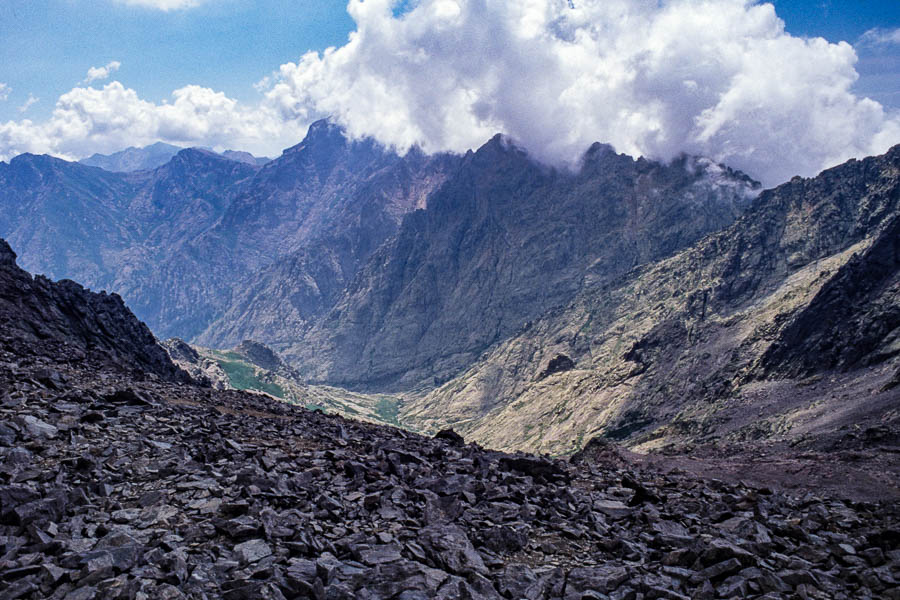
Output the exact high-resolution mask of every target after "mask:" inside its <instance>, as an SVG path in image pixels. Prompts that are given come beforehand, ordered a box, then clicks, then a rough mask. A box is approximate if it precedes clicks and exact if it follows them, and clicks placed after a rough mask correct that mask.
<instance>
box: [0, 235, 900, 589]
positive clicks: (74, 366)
mask: <svg viewBox="0 0 900 600" xmlns="http://www.w3.org/2000/svg"><path fill="white" fill-rule="evenodd" d="M10 256H11V254H10V253H8V252H6V253H4V254H3V255H2V257H4V258H3V261H2V265H0V273H3V274H4V275H5V274H6V273H7V272H14V267H10V265H9V262H10V258H9V257H10ZM22 283H23V282H22V281H20V280H19V279H16V278H15V277H4V278H0V297H3V298H9V297H16V298H20V299H21V300H22V301H21V302H17V303H9V302H7V303H5V304H4V305H3V306H4V309H3V310H4V311H6V312H4V314H8V315H13V311H18V312H17V313H15V317H16V318H15V319H12V318H5V319H0V339H3V340H7V339H17V340H20V342H21V344H22V346H21V347H14V348H12V350H11V349H10V348H9V347H8V346H6V345H4V346H0V415H2V417H0V546H2V558H0V562H2V567H0V594H2V596H3V597H7V598H24V599H37V598H51V599H54V600H79V599H80V600H97V599H100V598H103V599H128V600H132V599H138V598H140V599H143V598H168V599H177V598H225V599H227V600H240V599H249V598H270V599H275V600H279V599H282V598H311V599H323V598H336V599H341V598H347V599H349V598H364V599H370V600H374V599H388V598H397V599H401V598H402V599H408V600H412V599H419V598H447V599H451V598H453V599H456V598H471V599H473V600H481V599H488V600H500V599H502V598H509V599H517V598H528V599H535V600H537V599H547V600H550V599H557V598H559V599H566V600H569V599H572V600H575V599H579V600H580V599H584V598H616V599H620V600H624V599H629V598H639V597H643V598H670V599H680V598H741V597H757V598H772V599H777V598H794V597H800V598H822V599H824V598H828V599H833V600H839V599H848V600H849V599H851V598H852V599H857V598H898V597H900V513H898V511H897V506H898V504H897V502H896V500H897V498H898V497H900V496H898V495H897V490H896V489H893V490H892V489H891V488H890V487H885V488H883V489H882V491H881V498H883V500H876V499H875V496H876V494H872V495H871V496H870V497H869V498H867V499H865V500H859V499H857V500H855V501H850V500H845V499H842V498H841V495H840V494H832V493H821V492H820V493H805V494H802V495H798V496H794V495H790V494H786V493H784V492H783V491H780V490H779V489H777V488H776V489H772V488H771V487H758V486H753V485H747V484H742V483H726V482H724V481H721V480H704V479H698V478H696V477H694V476H691V475H687V474H685V473H684V472H683V471H680V472H668V473H667V472H665V470H663V469H667V468H671V466H673V465H669V467H663V468H660V467H658V466H653V465H642V466H641V467H640V468H637V467H636V465H634V464H632V463H631V462H630V459H629V455H628V454H627V453H623V452H620V451H617V450H616V449H615V448H614V447H611V446H609V445H608V444H604V443H595V444H591V445H589V446H588V447H587V448H586V449H585V451H584V452H582V453H580V454H579V455H577V456H575V457H573V459H572V461H570V462H564V461H560V460H551V459H548V458H545V457H538V456H529V455H524V454H514V455H513V454H504V453H501V452H494V451H487V450H483V449H481V448H480V447H478V446H477V445H474V444H466V443H465V441H464V440H463V439H462V438H460V437H459V436H458V435H457V434H455V433H453V432H450V431H445V432H442V433H440V434H438V435H437V436H435V437H434V438H425V437H422V436H419V435H415V434H411V433H408V432H404V431H402V430H399V429H396V428H387V427H376V426H372V425H368V424H365V423H360V422H353V421H347V420H344V419H342V418H340V417H334V416H326V415H323V414H321V413H318V412H310V411H306V410H303V409H301V408H298V407H293V406H290V405H287V404H284V403H281V402H276V401H273V400H268V399H266V398H265V397H260V396H258V395H248V394H246V393H242V392H235V391H217V390H213V389H210V388H200V387H196V386H192V385H184V384H175V383H171V382H167V381H165V380H164V378H162V377H159V376H158V375H157V376H156V377H155V378H154V377H152V376H151V375H156V374H157V371H156V370H155V369H156V367H157V366H156V365H154V363H153V362H152V361H149V362H148V361H143V360H140V358H139V355H134V358H137V359H139V360H140V362H137V363H134V364H132V365H128V364H125V363H123V364H119V363H117V362H116V361H107V360H105V358H104V357H103V356H102V354H100V353H95V352H91V353H87V354H86V356H85V357H83V358H82V357H81V356H79V355H77V354H74V353H72V352H69V351H66V350H64V349H61V348H60V347H59V346H56V345H53V344H45V343H41V342H40V341H39V340H32V339H31V338H29V337H28V336H27V335H24V334H22V333H21V330H23V329H29V330H34V331H38V330H40V329H41V328H42V327H45V326H47V327H50V325H48V323H50V324H52V327H53V329H55V330H57V331H56V334H54V336H55V337H54V338H53V339H57V338H58V339H65V340H80V339H82V337H84V336H83V334H82V333H79V329H78V324H79V321H78V320H68V321H66V320H65V319H59V318H56V317H53V316H52V313H53V312H54V307H55V306H56V304H57V299H56V297H55V296H54V294H57V293H62V292H61V291H58V290H57V291H53V290H56V288H57V287H59V288H60V289H67V288H68V284H63V285H61V286H60V285H59V284H57V285H56V286H50V288H49V289H50V290H51V291H50V292H47V291H46V290H43V289H39V288H40V285H39V286H38V287H37V288H34V287H33V288H22V289H24V290H25V292H24V295H23V293H21V292H17V291H16V290H17V289H20V288H19V287H18V286H20V285H22ZM41 285H42V284H41ZM48 285H49V284H48ZM17 294H18V295H17ZM72 297H73V302H72V306H73V309H79V310H80V311H81V312H82V313H84V314H87V315H91V314H94V312H95V309H94V308H91V302H99V301H101V300H98V299H99V298H101V297H99V296H98V297H96V298H95V297H93V296H91V295H89V294H87V293H86V292H84V291H83V290H82V291H81V293H80V294H77V295H74V296H72ZM76 298H80V299H81V301H78V300H76ZM107 298H108V297H107ZM82 301H83V302H82ZM85 302H86V303H85ZM114 303H115V304H116V306H120V305H121V302H120V301H118V300H117V299H114ZM35 304H36V306H35ZM65 323H69V324H71V325H72V326H73V327H74V329H72V330H68V329H67V328H66V325H65ZM134 323H135V320H134V318H133V317H132V316H131V315H130V314H128V313H126V312H122V311H110V312H109V318H108V319H106V320H102V319H99V317H98V320H97V322H96V323H94V324H93V325H95V326H96V327H97V329H98V330H104V329H105V331H106V333H109V334H111V335H112V337H111V339H113V340H115V341H117V342H119V343H121V344H122V345H123V347H124V348H130V347H131V345H132V343H133V341H134V340H135V339H143V338H145V337H146V335H139V334H136V333H135V332H133V331H131V329H132V328H133V327H134ZM101 324H102V325H103V327H100V326H101ZM145 333H146V331H145ZM104 335H105V334H104ZM121 336H124V337H121ZM135 336H136V337H135ZM85 339H87V338H85ZM123 352H124V351H123ZM121 358H123V359H124V358H126V355H125V354H122V355H121ZM123 367H124V368H123ZM144 367H146V368H149V369H151V371H150V372H145V371H141V369H143V368H144ZM552 376H553V375H550V377H552ZM826 460H828V461H829V462H828V463H827V464H828V468H830V469H839V468H843V469H844V473H845V474H846V475H853V474H854V473H855V472H856V471H854V469H858V468H859V466H858V465H846V464H842V462H841V461H840V460H829V457H827V456H823V457H810V456H806V457H805V458H804V457H797V458H795V459H792V462H791V463H790V464H791V465H792V467H793V468H796V469H797V472H798V475H797V476H796V477H794V478H793V479H794V481H793V483H794V484H797V483H798V482H800V481H802V480H803V473H804V472H806V471H807V470H813V469H821V468H822V466H823V465H824V464H826V463H825V461H826Z"/></svg>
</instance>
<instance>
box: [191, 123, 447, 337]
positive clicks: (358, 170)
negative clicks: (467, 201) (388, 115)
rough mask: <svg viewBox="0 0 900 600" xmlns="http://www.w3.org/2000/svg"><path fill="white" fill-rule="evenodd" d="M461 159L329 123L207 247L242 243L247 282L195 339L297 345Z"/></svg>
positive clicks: (263, 176)
mask: <svg viewBox="0 0 900 600" xmlns="http://www.w3.org/2000/svg"><path fill="white" fill-rule="evenodd" d="M459 161H460V157H457V156H452V155H435V156H425V155H424V154H422V153H421V152H419V151H417V150H412V151H410V152H409V153H407V154H406V155H405V156H403V157H400V156H398V155H396V154H395V153H393V152H390V151H388V150H386V149H384V148H382V147H380V146H378V145H377V144H375V143H374V142H372V141H370V140H368V141H367V140H364V141H357V142H353V141H350V140H348V139H346V138H345V137H344V135H343V133H342V132H341V131H340V129H338V128H337V127H335V126H333V125H330V124H328V123H327V122H320V123H317V124H314V125H313V126H312V127H311V128H310V131H309V134H308V135H307V139H306V140H305V141H304V142H303V143H302V144H300V145H299V146H297V147H295V148H292V149H289V150H287V151H285V154H284V155H283V156H282V158H280V159H278V160H276V161H274V162H273V163H270V164H269V165H268V166H267V167H266V168H265V169H263V171H261V172H260V174H259V176H258V177H257V179H256V181H255V182H254V184H253V186H252V187H251V189H250V190H249V191H248V192H247V193H246V194H245V195H243V196H241V197H240V198H238V199H237V201H236V202H235V203H234V205H233V206H232V207H231V209H230V210H229V211H228V213H227V214H226V216H225V218H224V219H223V222H222V224H221V225H220V226H219V227H217V228H215V229H214V230H213V231H211V232H210V234H209V235H208V236H205V237H204V239H202V240H200V241H198V245H204V246H206V247H208V248H210V251H209V252H213V249H220V248H223V247H227V246H228V245H229V244H230V243H233V244H234V247H235V248H239V249H240V253H239V255H237V256H234V257H233V259H232V261H231V263H232V264H235V263H236V264H241V263H244V264H246V268H245V269H244V270H245V272H246V273H247V276H246V278H245V279H243V280H242V282H241V285H239V286H234V288H233V290H232V293H231V295H230V297H229V302H228V303H227V305H226V306H225V307H224V309H223V310H222V312H221V316H219V318H217V319H216V320H215V321H213V322H212V323H211V324H210V325H209V326H208V327H207V328H206V330H205V331H204V332H203V333H202V334H200V335H199V336H198V337H197V338H196V341H197V342H198V343H200V344H205V345H209V346H214V347H229V346H232V345H234V344H237V343H239V342H240V341H241V340H243V339H258V340H265V341H266V343H269V344H271V345H273V346H276V347H278V348H284V347H286V346H288V345H289V344H292V343H296V341H297V340H298V339H299V337H300V336H301V334H302V332H303V331H305V330H306V329H307V328H308V327H309V324H310V322H311V321H312V320H314V319H315V318H317V317H318V316H319V315H321V314H323V313H324V312H326V311H327V310H328V309H330V308H331V307H332V306H333V304H334V303H335V301H336V300H337V299H338V297H339V295H340V293H341V292H343V291H344V288H345V287H346V286H347V284H348V283H349V282H350V281H351V280H352V279H353V278H354V276H355V275H356V273H357V271H358V270H359V269H360V267H361V266H362V265H364V264H365V262H366V261H367V260H368V259H369V257H370V256H371V255H372V253H373V252H374V251H375V250H376V249H377V248H378V247H379V246H381V244H382V243H384V242H385V240H387V239H389V238H390V237H392V236H393V235H395V234H396V233H397V230H398V228H399V225H400V221H401V220H402V218H403V217H404V215H406V214H407V213H409V212H411V211H413V210H415V209H417V208H421V207H423V206H424V205H425V201H426V198H427V197H428V196H429V194H430V193H431V192H432V191H433V190H434V189H436V188H437V187H439V186H440V185H441V184H442V183H443V182H444V180H445V179H446V178H447V177H448V176H449V175H450V174H451V173H453V172H454V171H455V170H456V169H457V168H458V164H459ZM226 232H230V233H228V234H227V235H226ZM232 239H233V240H234V241H233V242H231V241H230V240H232ZM273 259H274V260H273ZM223 268H224V267H223Z"/></svg>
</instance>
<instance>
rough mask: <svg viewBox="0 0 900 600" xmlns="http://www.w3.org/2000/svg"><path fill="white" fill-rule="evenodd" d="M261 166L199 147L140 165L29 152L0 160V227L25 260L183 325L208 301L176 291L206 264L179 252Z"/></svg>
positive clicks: (161, 324) (158, 321)
mask: <svg viewBox="0 0 900 600" xmlns="http://www.w3.org/2000/svg"><path fill="white" fill-rule="evenodd" d="M255 172H256V168H255V167H251V166H248V165H244V164H242V163H238V162H235V161H232V160H228V159H225V158H222V157H221V156H218V155H216V154H214V153H211V152H207V151H203V150H197V149H187V150H182V151H181V152H179V153H178V155H176V156H175V157H174V158H173V159H172V160H171V161H170V162H169V163H167V164H166V165H165V166H163V167H160V168H158V169H156V170H153V171H144V172H140V173H109V172H107V171H104V170H102V169H98V168H95V167H88V166H84V165H80V164H78V163H69V162H66V161H62V160H59V159H55V158H51V157H48V156H32V155H22V156H19V157H16V158H14V159H13V160H12V161H10V163H9V164H8V165H7V164H3V163H0V209H2V210H0V214H2V216H0V235H3V236H6V237H7V238H8V239H9V240H10V241H11V242H12V243H13V244H14V245H15V246H16V248H18V249H19V252H20V253H21V255H22V264H23V265H24V266H25V267H26V268H27V269H29V270H31V271H34V272H37V273H44V274H46V275H48V276H50V277H52V278H61V277H68V278H73V279H77V280H79V281H83V282H84V283H85V284H86V285H88V286H90V287H92V288H95V289H107V290H111V291H116V292H117V293H120V294H122V295H123V296H124V297H125V298H126V300H128V302H129V304H130V305H132V306H133V307H134V310H135V311H136V313H137V314H138V315H139V316H140V317H141V318H143V319H145V320H147V321H148V322H149V323H150V325H151V326H152V327H153V328H154V329H156V330H158V331H160V330H167V329H170V328H171V329H178V328H180V327H182V326H185V325H186V324H190V323H191V322H192V321H193V320H195V319H196V318H197V313H200V314H202V313H203V310H204V309H205V307H206V304H205V303H197V302H196V301H197V298H196V295H194V296H193V300H194V302H195V304H189V303H188V302H186V301H183V300H182V299H181V298H180V297H179V296H180V294H181V293H182V292H183V293H184V294H188V295H190V291H191V289H192V282H193V280H196V279H197V277H196V276H197V274H198V272H202V271H203V266H202V265H199V264H197V265H194V267H195V269H194V271H190V270H189V269H186V268H185V266H184V265H183V264H179V263H177V261H178V260H180V257H182V256H189V255H190V254H189V251H190V243H191V240H192V239H193V238H195V237H196V236H197V235H198V234H200V233H201V232H203V231H205V230H207V229H209V228H210V227H212V226H213V225H214V224H215V223H217V222H218V220H219V219H220V218H221V217H222V214H223V212H224V210H225V209H226V208H227V207H228V206H229V204H230V202H231V199H232V198H233V197H234V195H235V194H236V193H238V192H239V191H240V189H241V188H242V185H243V184H244V183H245V182H247V181H248V180H249V179H250V177H251V176H252V175H253V174H254V173H255ZM173 261H175V263H176V264H174V265H173ZM173 291H175V292H178V293H171V292H173Z"/></svg>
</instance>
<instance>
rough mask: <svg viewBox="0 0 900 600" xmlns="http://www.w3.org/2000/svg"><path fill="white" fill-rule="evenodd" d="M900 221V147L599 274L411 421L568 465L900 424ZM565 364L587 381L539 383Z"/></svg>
mask: <svg viewBox="0 0 900 600" xmlns="http://www.w3.org/2000/svg"><path fill="white" fill-rule="evenodd" d="M898 214H900V147H895V148H894V149H892V150H891V151H890V152H889V153H887V154H885V155H884V156H880V157H873V158H869V159H865V160H862V161H850V162H849V163H846V164H844V165H841V166H839V167H836V168H834V169H830V170H828V171H826V172H824V173H822V174H821V175H820V176H818V177H816V178H813V179H806V180H803V179H799V178H796V179H794V180H792V181H791V182H789V183H786V184H784V185H782V186H780V187H778V188H775V189H773V190H768V191H765V192H763V193H762V194H761V195H760V196H759V198H758V199H757V200H756V201H755V202H754V204H753V206H752V208H751V209H750V210H748V212H747V213H746V214H745V215H744V216H742V217H741V218H740V219H739V220H738V221H737V222H735V223H734V225H732V226H731V227H729V228H727V229H725V230H724V231H722V232H720V233H717V234H713V235H711V236H709V237H707V238H704V239H702V240H701V241H700V242H698V243H697V244H696V245H694V246H693V247H691V248H690V249H688V250H685V251H683V252H680V253H678V254H676V255H675V256H673V257H671V258H668V259H666V260H663V261H660V262H657V263H654V264H649V265H646V266H644V267H641V268H638V269H635V270H633V271H631V272H629V273H626V274H624V275H623V276H621V277H619V278H618V279H615V280H610V279H609V278H607V277H605V276H603V275H600V276H593V275H589V276H588V277H586V278H585V283H584V286H583V288H582V289H581V290H580V291H579V293H578V295H577V297H576V299H575V300H574V301H573V302H572V303H571V304H570V305H569V306H567V307H566V308H565V309H564V310H561V311H559V312H557V313H555V314H550V315H546V316H545V317H544V318H543V319H541V320H539V321H537V322H535V323H534V324H532V325H530V326H529V327H526V328H523V329H522V330H521V331H520V332H518V334H517V335H515V336H512V337H511V338H510V339H508V340H506V341H504V342H503V343H501V344H499V345H497V346H495V347H494V348H493V349H492V350H491V352H490V353H488V354H487V355H486V356H485V357H483V359H482V360H480V361H479V363H478V364H477V365H476V366H474V367H473V368H472V369H470V370H468V371H467V372H466V373H465V374H463V375H461V376H459V377H457V378H455V379H454V380H453V381H450V382H448V383H447V384H446V385H444V386H442V387H441V388H439V389H438V390H436V391H434V392H432V393H430V394H428V395H426V396H424V397H422V398H419V399H418V400H416V401H414V402H412V403H411V404H409V405H407V409H406V411H405V414H404V415H402V416H404V417H405V418H406V419H408V420H409V421H410V422H411V423H415V424H417V425H418V426H422V427H425V428H430V427H443V426H446V425H448V424H453V426H454V427H457V428H458V429H460V430H461V431H463V432H465V433H468V434H469V435H472V436H474V437H475V438H476V439H479V440H481V441H482V442H483V443H485V444H488V445H491V446H493V447H500V448H529V449H532V450H541V451H550V452H568V451H572V450H573V449H576V448H577V447H578V446H579V445H580V444H581V443H583V441H584V440H587V439H590V438H591V437H592V436H593V435H595V434H598V433H600V434H604V435H607V436H609V437H613V438H616V439H622V440H627V441H628V443H630V444H632V445H641V446H642V447H644V448H652V447H660V446H664V445H667V444H682V445H683V444H686V443H692V442H694V441H697V440H704V439H706V440H710V439H734V440H740V439H747V438H752V437H762V438H770V437H772V438H777V437H778V436H788V437H791V439H795V440H797V439H802V438H803V436H804V435H806V434H808V433H809V432H812V431H818V432H820V433H821V432H827V433H828V434H829V435H832V434H834V435H837V434H836V432H837V431H838V430H839V428H840V427H842V426H845V425H848V426H849V425H851V424H853V423H854V419H857V418H858V419H859V421H858V422H856V424H857V425H859V423H860V422H862V421H863V420H864V418H863V416H862V415H866V416H865V419H875V420H876V421H877V420H878V419H881V418H882V417H884V418H886V419H887V421H890V418H889V415H888V416H885V414H887V413H883V410H884V409H885V407H889V406H890V405H891V403H892V402H893V403H894V406H895V405H896V404H895V403H896V401H897V398H896V397H894V396H890V395H889V394H890V393H893V392H888V391H885V392H878V390H889V389H890V387H891V386H890V385H889V384H890V378H891V377H892V376H893V373H894V372H895V371H896V365H895V364H894V362H891V361H895V360H896V355H897V354H898V352H897V342H896V338H897V335H898V333H897V313H898V311H897V302H898V301H897V298H898V297H900V296H898V294H897V290H898V287H897V284H898V273H897V266H898V263H897V259H896V256H897V246H896V244H897V239H898V230H897V227H898V225H897V216H898ZM560 354H563V355H565V356H567V357H570V358H571V359H572V361H573V362H574V363H575V368H572V369H567V370H565V371H564V372H559V373H555V374H551V375H549V376H547V377H545V378H540V377H538V375H539V374H540V373H541V372H543V371H544V370H545V369H546V368H547V367H548V365H549V363H550V361H552V360H553V359H554V357H556V356H558V355H560ZM863 367H865V368H863ZM810 376H812V378H811V379H810ZM886 394H887V395H886ZM879 407H881V408H879Z"/></svg>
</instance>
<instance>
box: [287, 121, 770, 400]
mask: <svg viewBox="0 0 900 600" xmlns="http://www.w3.org/2000/svg"><path fill="white" fill-rule="evenodd" d="M753 195H754V184H753V182H752V181H750V180H749V179H747V178H746V177H744V176H742V175H740V174H737V173H733V172H729V171H727V170H725V169H722V168H721V167H719V166H718V165H713V164H711V163H708V162H705V161H698V160H695V159H687V158H684V159H682V160H680V161H676V162H675V163H673V164H671V165H661V164H658V163H654V162H651V161H646V160H643V159H641V160H637V161H636V160H633V159H632V158H630V157H628V156H625V155H617V154H615V153H614V152H613V151H612V150H611V149H610V148H609V147H608V146H601V145H599V144H598V145H595V146H594V147H592V148H591V149H590V150H589V152H588V153H587V154H586V156H585V158H584V163H583V165H582V167H581V169H580V171H579V172H577V173H569V172H560V171H556V170H552V169H548V168H547V167H544V166H543V165H540V164H538V163H536V162H534V161H533V160H531V159H530V158H529V157H528V156H527V155H526V154H525V153H524V152H522V151H521V150H519V149H518V148H516V147H515V146H514V145H513V144H511V143H510V142H509V141H508V140H505V139H503V138H502V137H501V136H497V137H495V138H494V139H493V140H491V141H490V142H489V143H488V144H486V145H485V146H483V147H482V148H481V149H479V150H478V152H475V153H470V154H469V155H467V156H466V157H465V160H464V162H463V164H462V166H461V167H460V169H459V170H458V171H457V172H456V173H455V174H454V176H453V177H452V178H450V179H448V181H447V182H446V183H445V184H444V185H443V186H442V187H441V188H439V189H438V190H437V191H436V192H435V193H434V194H433V195H432V196H431V197H430V198H429V201H428V207H427V209H425V210H423V211H417V212H416V213H413V214H411V215H410V216H408V217H407V218H406V219H405V220H404V222H403V225H402V227H401V228H400V231H399V233H398V234H397V235H396V236H395V237H394V238H392V239H391V240H390V241H389V242H388V243H387V244H385V246H383V247H382V248H381V249H379V250H378V252H377V253H376V254H375V255H373V257H372V259H371V260H370V261H369V262H368V263H367V265H366V267H365V268H364V269H363V270H362V271H361V272H360V274H359V276H357V277H356V278H355V279H354V280H353V282H352V283H351V284H350V285H349V287H348V289H347V292H346V293H345V294H344V296H343V297H342V298H341V299H340V300H339V302H338V303H337V305H336V306H335V308H334V309H333V310H331V311H330V312H329V313H328V315H327V316H326V317H325V318H323V319H321V320H320V321H319V322H318V323H317V324H316V325H315V327H314V328H313V329H312V330H310V332H309V333H307V334H305V335H304V337H303V339H302V341H301V342H300V343H299V344H294V345H293V346H291V347H289V348H287V349H285V350H284V354H285V355H286V356H287V357H288V358H290V359H292V360H293V361H294V363H295V364H296V365H297V366H298V367H299V368H300V369H301V370H302V371H303V372H305V373H307V374H308V375H309V376H310V377H312V378H314V379H318V380H323V381H328V382H331V383H338V384H344V385H353V386H357V385H358V386H374V387H377V388H379V389H403V388H407V389H408V388H410V387H414V386H420V385H433V384H434V383H441V382H443V381H446V380H447V379H448V378H449V377H451V376H453V375H455V374H457V373H458V372H459V371H460V370H461V369H464V368H465V367H467V366H468V365H470V364H472V363H473V362H474V361H475V360H476V359H477V358H478V356H479V355H480V354H481V353H482V352H483V351H484V350H485V349H487V348H489V347H490V346H491V345H492V344H495V343H497V342H500V341H502V340H503V339H505V338H506V337H508V336H510V335H512V334H513V333H514V332H515V331H516V330H517V329H519V328H520V327H522V326H523V325H524V324H526V323H527V322H529V321H531V320H534V319H537V318H539V317H541V316H542V315H545V314H546V313H547V312H548V311H553V310H557V309H560V308H562V307H564V306H565V305H566V304H567V303H568V302H570V301H571V300H572V298H573V297H574V296H575V294H576V293H577V291H578V289H579V288H580V287H581V286H582V284H583V280H584V277H585V275H586V274H587V273H592V274H593V276H594V277H600V278H603V279H612V278H615V277H616V276H618V275H620V274H622V273H625V272H627V271H628V270H630V269H632V268H634V267H635V266H636V265H640V264H644V263H646V262H648V261H653V260H658V259H660V258H662V257H665V256H667V255H669V254H671V253H673V252H675V251H677V250H678V249H680V248H683V247H685V246H687V245H688V244H690V243H692V242H694V241H696V240H697V239H698V238H700V237H701V236H703V235H704V234H706V233H708V232H710V231H714V230H716V229H720V228H722V227H724V226H726V225H728V224H729V223H731V222H732V221H733V220H734V219H735V218H736V216H737V215H738V214H740V212H741V210H742V209H743V208H744V207H745V206H746V205H747V204H748V203H749V199H750V198H751V197H752V196H753Z"/></svg>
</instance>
